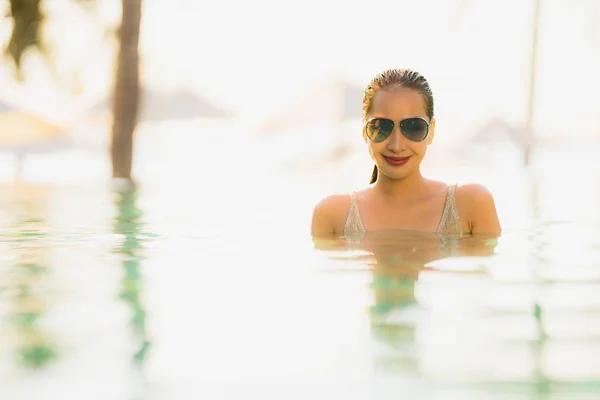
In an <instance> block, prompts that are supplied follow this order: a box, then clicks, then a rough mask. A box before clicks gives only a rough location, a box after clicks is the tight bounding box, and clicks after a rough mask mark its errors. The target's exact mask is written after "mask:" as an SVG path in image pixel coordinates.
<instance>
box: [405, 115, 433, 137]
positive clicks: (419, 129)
mask: <svg viewBox="0 0 600 400" xmlns="http://www.w3.org/2000/svg"><path fill="white" fill-rule="evenodd" d="M400 130H401V131H402V133H403V134H404V136H406V138H407V139H408V140H412V141H413V142H421V141H423V140H425V138H426V137H427V134H428V133H429V124H428V123H427V121H425V120H424V119H421V118H408V119H405V120H403V121H402V122H400Z"/></svg>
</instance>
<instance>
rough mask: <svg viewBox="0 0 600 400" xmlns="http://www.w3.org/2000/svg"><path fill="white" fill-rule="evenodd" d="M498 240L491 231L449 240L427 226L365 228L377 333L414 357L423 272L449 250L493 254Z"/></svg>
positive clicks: (372, 317) (372, 316) (459, 253)
mask: <svg viewBox="0 0 600 400" xmlns="http://www.w3.org/2000/svg"><path fill="white" fill-rule="evenodd" d="M495 243H496V241H495V240H494V238H492V237H490V236H486V235H474V236H469V237H464V236H463V237H461V238H456V241H450V240H440V237H439V235H436V234H433V233H426V232H407V231H386V232H382V231H379V232H369V233H366V234H365V236H364V237H363V239H362V241H361V243H360V245H359V246H360V248H361V249H363V250H366V251H368V252H369V253H371V254H372V255H373V258H374V262H373V263H372V265H371V273H372V284H371V291H372V294H373V296H372V304H371V306H370V308H369V319H370V321H371V329H372V332H373V335H374V336H375V338H377V339H378V341H380V342H384V343H386V344H387V345H389V346H391V347H393V348H395V349H396V350H398V351H403V352H404V355H405V356H408V357H409V359H412V357H413V356H414V350H415V345H416V342H415V339H414V331H415V328H416V326H417V321H416V320H415V318H416V316H417V314H416V311H417V310H418V308H416V307H415V306H416V305H417V303H418V301H417V297H416V294H415V284H416V282H417V280H418V278H419V274H420V273H421V272H423V271H426V270H429V271H435V268H433V267H432V266H429V265H428V264H429V263H432V262H433V261H437V260H441V259H444V258H446V257H447V255H448V254H449V253H452V255H453V256H471V255H476V256H484V255H491V254H493V252H494V248H495ZM438 272H440V273H441V271H439V270H438ZM453 273H457V272H456V271H454V272H453ZM397 355H398V354H397ZM397 361H398V360H397ZM405 361H406V360H405Z"/></svg>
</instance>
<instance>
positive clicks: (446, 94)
mask: <svg viewBox="0 0 600 400" xmlns="http://www.w3.org/2000/svg"><path fill="white" fill-rule="evenodd" d="M50 1H51V3H49V4H50V5H51V6H52V10H51V12H50V14H51V15H52V16H53V18H52V20H51V23H52V25H50V26H49V27H48V32H49V34H50V35H51V36H52V37H54V38H55V39H59V40H54V42H55V43H60V46H59V47H57V48H55V51H56V54H58V55H59V62H58V69H59V71H61V72H62V73H63V74H65V75H68V74H69V73H70V72H78V73H79V74H80V77H79V79H80V84H81V87H82V88H83V89H85V91H86V92H87V93H91V94H93V93H100V92H102V91H105V90H106V88H107V87H109V85H110V79H111V77H112V74H111V72H110V70H109V69H108V68H107V66H106V65H107V64H106V63H107V60H108V59H109V56H110V54H111V51H112V50H111V49H110V48H109V47H107V46H106V45H104V44H103V42H102V40H101V35H102V29H103V28H102V27H103V25H104V24H101V23H96V24H94V23H93V20H91V19H89V18H87V17H85V14H84V13H82V12H80V11H76V10H74V9H73V7H69V6H68V3H69V0H50ZM119 1H120V0H103V1H100V2H99V5H100V15H101V18H100V19H101V20H103V21H108V20H116V19H117V18H118V15H119ZM460 2H461V0H422V1H408V0H406V1H386V0H378V1H371V2H365V1H357V0H346V1H341V0H305V1H302V2H296V3H290V2H285V5H281V4H282V3H281V2H276V1H274V0H255V1H252V2H247V1H242V0H219V1H211V2H208V1H199V0H179V1H175V0H146V1H145V9H144V11H145V14H144V21H143V32H142V53H143V56H144V65H143V74H144V78H145V80H146V82H148V84H150V85H153V86H162V87H186V88H192V89H195V90H198V91H199V92H201V93H203V94H205V95H209V96H210V97H211V98H213V99H215V101H217V102H219V103H220V104H222V105H225V106H227V107H230V108H233V109H235V110H237V111H238V112H240V113H241V114H243V115H247V116H256V115H268V114H270V113H272V112H273V110H275V109H277V108H278V107H279V106H280V105H281V104H284V103H285V102H286V101H287V100H289V99H291V98H293V97H294V96H297V95H298V94H299V92H300V91H301V90H302V89H304V88H306V86H307V85H310V84H311V83H313V82H315V81H317V80H319V79H321V78H325V77H327V76H332V75H334V74H337V75H341V76H346V77H348V78H350V79H353V80H355V81H356V82H357V83H359V84H360V85H364V84H365V83H366V82H367V81H368V79H369V78H370V77H371V75H373V74H374V73H375V72H377V71H379V70H381V69H383V68H386V67H392V66H393V67H411V68H415V69H418V70H420V71H421V72H423V73H424V74H425V76H426V77H428V78H429V80H430V81H431V83H432V86H433V89H434V94H435V95H436V100H437V104H438V116H439V117H446V118H447V119H452V120H453V121H454V122H455V124H458V125H459V126H460V124H461V123H464V124H471V123H474V122H476V121H477V120H480V119H483V118H486V117H487V116H488V115H490V114H496V115H501V116H505V117H509V118H522V117H523V116H524V111H525V104H526V94H527V74H528V62H529V57H528V50H529V38H530V12H531V4H532V2H531V1H524V0H503V1H482V0H470V1H466V2H467V6H466V7H465V8H464V11H463V13H462V14H461V16H460V18H455V19H453V18H454V17H455V16H454V12H455V11H454V10H456V8H457V7H458V6H459V3H460ZM596 3H598V2H596ZM596 3H594V2H593V1H591V0H590V1H588V0H578V1H573V2H571V3H568V4H567V2H564V1H561V0H543V5H544V8H543V11H544V12H543V20H542V28H543V32H542V35H541V38H540V64H539V69H538V77H539V83H540V86H539V92H538V100H539V103H538V106H539V113H538V120H537V123H538V124H539V126H540V128H541V129H544V130H549V131H552V130H561V129H572V127H573V120H574V118H571V117H567V116H569V115H577V117H576V118H575V119H576V120H577V121H578V123H580V124H581V125H582V129H588V130H590V129H592V130H593V129H595V130H596V131H598V130H599V127H600V120H599V119H600V117H598V115H600V113H598V112H596V110H598V109H599V108H600V107H599V106H600V104H599V103H600V100H599V99H598V98H599V97H600V96H598V95H597V94H596V93H598V90H599V89H600V79H599V78H598V74H597V73H596V71H598V70H600V45H599V43H598V42H600V40H597V41H596V44H594V41H593V40H591V39H592V38H593V37H594V36H593V35H594V34H596V35H599V33H598V32H595V33H594V30H593V29H592V26H593V22H594V21H595V19H594V18H596V19H598V16H600V12H599V11H600V7H599V6H598V5H596V6H591V4H596ZM95 18H96V19H99V18H98V17H95ZM3 28H4V29H2V30H0V37H1V36H2V35H4V36H5V37H6V35H7V33H8V31H7V29H6V26H4V27H3ZM599 37H600V35H599ZM4 71H7V70H6V69H5V70H4ZM5 82H6V81H5ZM4 86H6V85H4ZM0 88H2V86H0ZM52 89H53V87H52V85H51V84H50V83H49V79H48V76H47V75H45V74H43V73H37V74H35V75H33V76H32V80H31V82H30V84H29V86H28V90H26V91H23V90H22V88H20V91H21V93H27V95H26V99H27V102H28V103H30V104H35V103H36V101H37V102H38V104H39V105H40V107H45V106H47V107H50V105H51V104H53V105H56V104H58V103H57V102H56V101H49V98H51V97H55V96H56V95H55V93H54V92H52ZM8 92H9V91H8V89H6V90H5V93H8ZM458 129H460V127H459V128H458Z"/></svg>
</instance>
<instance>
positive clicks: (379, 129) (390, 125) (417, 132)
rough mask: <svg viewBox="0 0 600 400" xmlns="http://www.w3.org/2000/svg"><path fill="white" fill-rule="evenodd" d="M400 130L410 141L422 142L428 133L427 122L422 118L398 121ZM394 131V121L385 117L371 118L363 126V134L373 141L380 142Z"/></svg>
mask: <svg viewBox="0 0 600 400" xmlns="http://www.w3.org/2000/svg"><path fill="white" fill-rule="evenodd" d="M399 124H400V132H402V134H403V135H404V137H405V138H407V139H408V140H410V141H413V142H422V141H423V140H425V138H426V137H427V135H428V134H429V122H427V121H426V120H425V119H424V118H421V117H414V118H406V119H403V120H402V121H400V122H399ZM393 131H394V121H392V120H391V119H387V118H371V119H370V120H368V121H367V123H366V124H365V127H364V132H365V135H367V137H368V138H369V139H371V140H372V141H373V142H375V143H381V142H383V141H384V140H385V139H387V138H388V137H390V135H391V134H392V132H393Z"/></svg>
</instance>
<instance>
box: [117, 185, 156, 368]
mask: <svg viewBox="0 0 600 400" xmlns="http://www.w3.org/2000/svg"><path fill="white" fill-rule="evenodd" d="M136 200H137V192H136V191H135V190H133V189H132V190H127V191H122V192H117V193H116V200H115V204H116V206H117V212H118V215H117V217H116V218H115V222H114V227H113V230H114V232H115V233H116V234H119V235H121V236H122V238H123V240H122V241H120V242H119V245H118V246H116V248H115V249H114V251H115V252H116V253H118V254H119V255H120V256H121V265H122V267H123V281H122V289H121V293H120V297H121V299H123V301H125V302H126V303H127V304H128V305H129V306H130V307H131V310H132V313H133V316H132V318H131V321H130V324H131V328H132V331H133V336H134V337H133V339H134V343H135V344H134V345H135V348H136V350H135V352H134V354H133V361H134V362H135V363H136V364H138V365H141V364H142V363H143V362H144V360H145V359H146V357H147V355H148V351H149V349H150V340H149V338H148V334H147V332H146V310H145V309H144V307H143V303H142V299H141V294H142V286H143V284H142V276H141V271H140V263H141V262H142V260H143V259H144V256H143V249H144V246H143V244H142V242H143V240H144V237H145V233H144V232H143V229H142V227H143V225H142V217H143V213H142V211H141V210H140V209H139V208H138V207H137V204H136Z"/></svg>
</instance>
